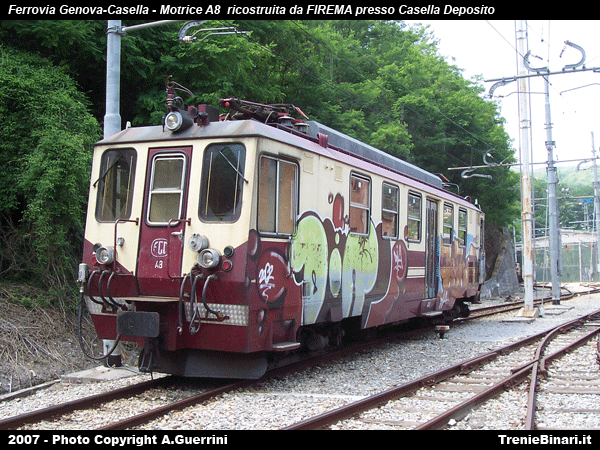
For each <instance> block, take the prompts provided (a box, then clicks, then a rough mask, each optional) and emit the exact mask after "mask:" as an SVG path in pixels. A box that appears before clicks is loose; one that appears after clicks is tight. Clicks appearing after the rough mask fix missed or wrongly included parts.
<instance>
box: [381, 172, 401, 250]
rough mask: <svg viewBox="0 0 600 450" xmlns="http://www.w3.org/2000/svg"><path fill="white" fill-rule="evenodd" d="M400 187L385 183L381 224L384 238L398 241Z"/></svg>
mask: <svg viewBox="0 0 600 450" xmlns="http://www.w3.org/2000/svg"><path fill="white" fill-rule="evenodd" d="M398 194H399V188H398V186H394V185H393V184H389V183H383V190H382V197H381V223H382V234H383V237H386V238H390V239H398V207H399V201H398Z"/></svg>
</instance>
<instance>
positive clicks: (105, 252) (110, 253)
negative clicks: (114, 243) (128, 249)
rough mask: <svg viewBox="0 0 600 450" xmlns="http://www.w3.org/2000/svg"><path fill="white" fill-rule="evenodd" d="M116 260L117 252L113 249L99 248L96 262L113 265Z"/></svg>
mask: <svg viewBox="0 0 600 450" xmlns="http://www.w3.org/2000/svg"><path fill="white" fill-rule="evenodd" d="M114 260H115V251H114V249H113V248H112V247H99V248H98V250H96V261H98V263H99V264H102V265H106V264H111V263H112V262H113V261H114Z"/></svg>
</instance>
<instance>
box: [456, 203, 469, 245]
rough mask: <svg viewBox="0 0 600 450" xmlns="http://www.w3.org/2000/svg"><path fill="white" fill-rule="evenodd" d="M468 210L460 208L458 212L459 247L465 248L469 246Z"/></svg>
mask: <svg viewBox="0 0 600 450" xmlns="http://www.w3.org/2000/svg"><path fill="white" fill-rule="evenodd" d="M467 223H468V221H467V210H466V209H463V208H459V210H458V245H460V246H461V247H465V246H466V245H467Z"/></svg>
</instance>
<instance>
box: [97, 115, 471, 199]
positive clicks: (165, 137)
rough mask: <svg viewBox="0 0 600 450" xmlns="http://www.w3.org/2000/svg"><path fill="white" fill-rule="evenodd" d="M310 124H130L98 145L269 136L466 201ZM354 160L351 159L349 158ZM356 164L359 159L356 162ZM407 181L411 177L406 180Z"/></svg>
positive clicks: (419, 173) (425, 176)
mask: <svg viewBox="0 0 600 450" xmlns="http://www.w3.org/2000/svg"><path fill="white" fill-rule="evenodd" d="M307 123H308V125H309V130H308V133H307V134H308V136H307V137H303V136H300V135H297V133H296V134H294V133H290V132H288V131H284V130H281V129H278V128H276V127H273V126H271V125H265V124H264V123H262V122H258V121H256V120H229V121H221V122H212V123H210V124H209V125H204V126H196V125H193V126H191V127H189V128H187V129H186V130H182V131H179V132H176V133H173V132H171V131H169V130H167V129H163V127H162V126H161V125H156V126H148V127H130V128H126V129H125V130H122V131H120V132H118V133H116V134H114V135H112V136H109V137H107V138H104V139H102V140H101V141H99V142H97V143H96V145H107V146H110V145H120V144H134V143H141V142H160V141H163V142H164V141H183V140H193V139H213V138H236V137H239V138H242V137H253V136H254V137H266V138H270V139H274V140H277V141H280V142H283V143H287V144H289V145H293V146H296V147H300V148H303V149H305V150H307V151H311V152H314V153H318V154H322V155H325V156H328V157H331V158H334V159H346V158H345V157H344V154H345V155H347V156H349V157H358V158H360V159H362V160H364V161H366V162H371V163H373V164H375V165H376V166H379V167H381V168H383V169H384V170H385V169H387V170H391V171H393V172H395V173H398V174H400V175H401V176H406V177H408V178H409V179H412V180H417V181H420V182H421V183H423V184H424V185H427V186H431V187H433V188H434V190H435V191H437V193H438V194H439V190H442V191H443V192H444V194H445V195H447V196H450V197H453V198H454V199H455V200H462V201H463V202H465V203H467V202H466V201H465V200H464V199H463V198H462V197H460V196H457V195H454V194H453V193H451V192H449V191H446V190H444V189H443V186H442V181H441V180H440V179H439V178H438V177H437V176H436V175H433V174H431V173H429V172H427V171H425V170H423V169H421V168H419V167H417V166H415V165H413V164H410V163H407V162H406V161H402V160H400V159H398V158H395V157H394V156H392V155H389V154H387V153H384V152H382V151H381V150H378V149H376V148H374V147H371V146H369V145H367V144H365V143H363V142H360V141H358V140H356V139H354V138H352V137H350V136H347V135H345V134H343V133H340V132H338V131H336V130H333V129H331V128H328V127H326V126H324V125H322V124H319V123H317V122H312V121H311V122H307ZM317 133H323V134H327V135H328V137H329V144H330V145H331V146H333V148H329V147H328V148H325V147H322V146H320V145H319V144H318V143H317V142H314V141H313V140H311V139H310V138H309V137H313V139H314V138H315V137H316V136H317ZM337 151H341V152H342V154H339V153H338V154H337V155H335V154H333V152H337ZM347 162H348V163H351V161H347ZM354 165H356V162H354ZM407 181H408V180H407ZM471 206H472V205H471Z"/></svg>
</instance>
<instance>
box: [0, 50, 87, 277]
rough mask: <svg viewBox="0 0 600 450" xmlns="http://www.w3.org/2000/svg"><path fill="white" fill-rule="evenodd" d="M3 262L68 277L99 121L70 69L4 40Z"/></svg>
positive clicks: (12, 271) (7, 268)
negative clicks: (89, 108)
mask: <svg viewBox="0 0 600 450" xmlns="http://www.w3.org/2000/svg"><path fill="white" fill-rule="evenodd" d="M0 55H1V58H0V80H2V82H1V83H0V116H1V117H2V118H3V126H2V127H0V198H2V199H3V200H5V201H3V202H2V203H0V239H1V242H2V245H1V246H0V249H1V250H0V268H1V272H2V273H4V275H5V276H12V277H25V278H29V279H32V280H39V281H41V282H42V283H43V284H46V285H47V286H49V285H52V286H57V287H65V286H68V285H70V283H71V282H72V278H73V273H75V270H76V262H77V261H78V260H79V258H80V249H81V241H82V238H83V222H84V218H85V210H86V207H87V190H88V188H89V173H90V160H91V152H90V150H91V145H92V143H93V142H94V141H96V140H97V139H98V137H99V127H98V123H97V121H96V120H95V119H94V118H93V117H92V116H91V114H90V113H89V112H88V109H87V107H88V103H87V101H86V99H85V97H84V96H83V95H82V94H81V93H80V92H79V91H78V90H77V87H76V85H75V83H74V82H73V81H72V80H71V78H70V77H69V76H67V75H66V74H65V71H64V70H62V69H60V68H57V67H55V66H53V65H52V64H50V63H49V62H48V61H47V60H45V59H43V58H40V57H38V56H34V55H30V54H27V53H23V52H20V51H15V50H10V49H7V48H5V47H3V46H0Z"/></svg>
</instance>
